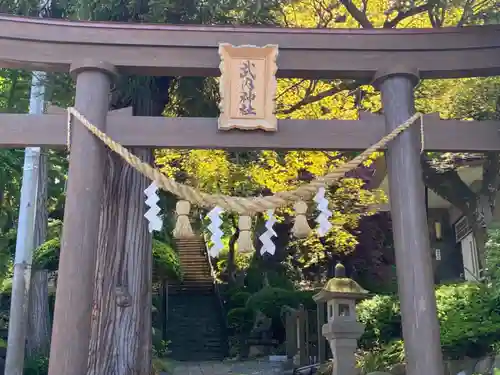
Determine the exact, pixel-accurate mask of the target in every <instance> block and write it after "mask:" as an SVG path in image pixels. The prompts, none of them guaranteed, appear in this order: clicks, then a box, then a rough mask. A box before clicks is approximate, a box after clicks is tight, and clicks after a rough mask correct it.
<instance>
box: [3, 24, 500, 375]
mask: <svg viewBox="0 0 500 375" xmlns="http://www.w3.org/2000/svg"><path fill="white" fill-rule="evenodd" d="M499 32H500V26H486V27H470V28H461V29H441V30H426V29H411V30H342V29H340V30H339V29H334V30H331V29H321V30H318V29H280V28H257V29H249V28H235V27H227V26H225V27H215V26H213V27H207V26H199V27H196V26H167V25H136V24H117V23H90V22H86V23H84V22H67V21H56V20H45V19H43V20H41V19H29V18H19V17H10V16H0V67H3V68H19V69H28V70H45V71H62V72H68V71H69V72H71V73H72V74H73V76H74V77H75V78H76V103H75V106H76V108H77V110H78V111H79V112H80V113H82V114H83V115H84V116H85V117H86V118H87V119H88V120H89V121H91V122H92V123H93V124H95V125H96V126H97V127H98V128H100V129H102V130H105V131H106V132H107V133H108V134H109V135H110V136H111V137H112V138H114V139H115V140H116V141H118V142H120V143H122V144H123V145H125V146H142V147H170V148H228V149H229V148H231V149H263V148H265V149H317V150H346V149H348V150H359V149H365V148H367V147H368V146H369V145H370V144H372V143H374V142H375V141H377V140H378V139H379V138H381V137H382V136H383V135H384V134H386V133H388V132H390V131H392V130H393V129H395V128H396V127H397V126H398V125H399V124H401V123H403V122H405V121H406V120H407V119H408V118H410V117H411V116H412V115H413V113H414V106H413V89H414V86H415V84H416V83H417V82H418V80H419V79H420V78H454V77H471V76H488V75H499V74H500V40H499V39H498V34H499ZM220 42H227V43H231V44H234V45H240V44H250V45H257V46H259V45H264V44H267V43H274V44H277V45H279V49H280V55H279V58H278V66H279V70H278V71H277V77H293V78H307V79H321V78H322V79H327V78H328V79H330V78H351V79H361V80H365V81H366V82H367V83H368V82H372V80H373V82H374V84H375V85H377V87H378V88H379V89H380V90H381V92H382V102H383V106H384V114H385V115H384V116H383V117H379V116H367V115H365V116H361V117H360V119H359V120H357V121H311V120H284V121H279V131H277V132H274V133H262V132H252V133H250V134H248V133H242V132H238V131H231V132H220V131H218V130H217V126H216V120H215V119H203V118H198V119H192V118H189V119H183V118H173V119H172V118H170V119H167V118H149V117H141V118H137V117H124V118H122V117H113V116H110V117H109V118H108V116H107V112H108V107H107V105H108V93H109V88H110V83H111V79H112V77H113V75H115V74H117V72H126V73H134V74H142V75H170V76H175V75H180V76H217V75H219V70H218V67H219V62H220V61H219V56H218V54H217V48H218V44H219V43H220ZM384 122H385V126H384ZM138 123H140V124H141V126H140V128H139V127H137V126H136V124H138ZM499 128H500V123H499V122H493V121H485V122H461V121H441V120H439V118H438V117H436V116H426V118H425V134H426V139H425V145H426V150H436V151H500V138H499V134H498V130H499ZM306 131H307V133H305V132H306ZM66 136H67V130H66V119H65V116H64V115H44V116H36V115H12V114H2V115H0V145H1V146H3V147H25V146H44V147H61V146H63V145H65V144H66ZM71 144H72V148H71V155H70V166H69V176H70V177H69V181H68V186H67V198H66V205H65V219H64V230H63V239H62V249H63V250H62V251H61V257H60V268H59V280H60V282H59V283H58V284H59V285H58V288H57V295H56V306H55V318H54V327H53V335H52V347H51V358H50V368H49V373H50V375H68V374H73V375H84V374H85V370H86V367H87V356H88V350H87V349H88V344H89V335H90V334H89V331H90V319H91V305H92V292H93V285H92V284H93V283H92V278H91V277H88V275H93V274H94V270H95V259H96V242H97V230H98V223H99V208H100V207H99V206H100V205H99V203H100V198H101V192H102V181H103V173H104V170H103V168H104V167H103V166H104V165H105V160H104V157H105V148H104V147H103V144H102V143H101V142H100V141H99V140H97V139H96V138H95V137H94V136H93V135H91V133H90V132H88V131H87V130H86V129H85V128H84V127H83V126H81V124H78V125H76V126H75V127H74V130H73V132H72V142H71ZM419 145H420V141H419V132H418V129H416V128H412V129H411V130H409V131H407V132H405V133H404V134H402V135H401V136H400V137H399V138H397V139H396V140H395V141H393V142H392V143H391V144H390V145H389V147H388V151H387V153H386V158H387V164H388V172H389V183H390V194H391V197H390V198H391V213H392V219H393V227H394V228H393V229H394V242H395V247H396V262H397V275H398V285H399V293H400V298H401V310H402V318H403V336H404V340H405V350H406V355H407V374H408V375H422V374H427V375H441V374H442V373H443V365H442V357H441V348H440V342H439V326H438V321H437V317H436V304H435V298H434V286H433V277H432V269H431V254H430V249H429V237H428V230H427V222H426V213H425V204H424V184H423V181H422V177H421V173H422V171H421V166H420V155H419V153H420V149H419ZM81 202H85V204H82V203H81ZM82 228H84V230H82Z"/></svg>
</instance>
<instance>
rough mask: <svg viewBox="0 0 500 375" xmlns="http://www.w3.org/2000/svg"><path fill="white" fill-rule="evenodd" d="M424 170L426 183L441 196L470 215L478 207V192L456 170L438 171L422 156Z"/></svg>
mask: <svg viewBox="0 0 500 375" xmlns="http://www.w3.org/2000/svg"><path fill="white" fill-rule="evenodd" d="M421 164H422V171H423V177H424V182H425V185H426V186H427V187H428V188H429V189H431V190H432V191H434V192H435V193H436V194H437V195H439V196H440V197H441V198H443V199H446V200H447V201H448V202H450V203H451V204H452V205H454V206H455V207H457V208H458V209H460V210H461V211H462V212H463V213H464V214H468V215H470V214H471V213H473V212H474V211H475V209H476V204H477V202H476V194H475V193H474V192H473V191H472V190H471V189H470V188H469V186H468V185H467V184H466V183H465V182H464V181H463V180H462V179H461V178H460V176H459V174H458V172H457V171H456V170H446V171H437V170H436V169H435V168H433V167H432V165H431V164H430V162H429V160H428V159H427V158H426V157H425V156H423V157H422V163H421Z"/></svg>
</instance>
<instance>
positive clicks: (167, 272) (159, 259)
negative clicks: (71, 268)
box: [33, 237, 182, 280]
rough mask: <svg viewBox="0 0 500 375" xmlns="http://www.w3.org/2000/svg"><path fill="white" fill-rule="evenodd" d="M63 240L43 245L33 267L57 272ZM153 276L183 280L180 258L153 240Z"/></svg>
mask: <svg viewBox="0 0 500 375" xmlns="http://www.w3.org/2000/svg"><path fill="white" fill-rule="evenodd" d="M60 248H61V240H60V239H59V237H55V238H53V239H51V240H48V241H46V242H45V243H43V244H42V245H41V246H40V247H39V248H37V249H36V250H35V252H34V254H33V267H35V268H38V269H47V270H49V271H56V270H57V268H58V265H59V249H60ZM153 274H154V276H155V278H156V279H161V278H168V279H171V280H176V279H180V278H182V269H181V265H180V261H179V256H178V255H177V253H176V252H175V251H174V250H173V249H172V247H170V246H169V245H168V244H166V243H164V242H161V241H158V240H155V239H153Z"/></svg>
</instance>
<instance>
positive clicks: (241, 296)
mask: <svg viewBox="0 0 500 375" xmlns="http://www.w3.org/2000/svg"><path fill="white" fill-rule="evenodd" d="M250 296H251V294H250V293H248V292H241V291H239V292H236V293H234V294H231V295H230V296H229V301H228V304H229V308H230V309H235V308H237V307H245V306H246V304H247V301H248V299H249V298H250Z"/></svg>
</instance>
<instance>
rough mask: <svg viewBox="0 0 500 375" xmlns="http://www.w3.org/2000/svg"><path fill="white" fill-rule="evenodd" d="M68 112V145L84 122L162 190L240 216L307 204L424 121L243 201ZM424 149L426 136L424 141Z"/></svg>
mask: <svg viewBox="0 0 500 375" xmlns="http://www.w3.org/2000/svg"><path fill="white" fill-rule="evenodd" d="M67 111H68V137H67V138H68V146H69V142H70V140H71V134H70V130H71V120H72V118H73V117H74V118H76V119H77V120H78V121H80V122H81V123H82V124H83V125H84V126H85V127H86V128H87V129H88V130H89V131H90V132H91V133H92V134H94V135H95V136H96V137H97V138H99V139H100V140H101V141H102V142H103V143H104V144H105V145H106V146H108V147H109V148H110V149H111V150H112V151H114V152H115V153H117V154H118V155H119V156H121V157H122V159H123V160H125V161H126V162H127V163H128V164H129V165H130V166H132V167H133V168H134V169H136V170H137V171H138V172H140V173H142V174H143V175H144V176H146V177H148V178H149V179H150V180H152V181H155V182H156V184H157V185H158V187H159V188H161V189H163V190H165V191H168V192H170V193H172V194H174V195H176V196H177V197H179V198H180V199H183V200H186V201H188V202H190V203H191V204H195V205H197V206H200V207H205V208H213V207H215V206H219V207H221V208H222V209H223V210H225V211H232V212H236V213H238V214H239V215H246V216H252V215H253V214H255V213H258V212H264V211H267V210H270V209H276V208H279V207H283V206H286V205H289V204H291V203H295V202H300V201H306V200H308V199H310V198H311V197H312V196H313V195H314V194H315V193H316V192H317V190H318V189H319V188H320V187H325V186H330V185H333V184H334V183H336V182H337V181H338V180H340V179H341V178H342V177H344V175H345V174H346V173H347V172H349V171H351V170H352V169H354V168H356V167H357V166H359V165H360V164H361V163H363V162H364V161H366V160H367V159H368V158H369V157H370V155H371V154H373V153H374V152H376V151H378V150H380V149H382V148H384V147H385V146H386V145H387V144H388V143H389V142H391V141H392V140H393V139H395V138H396V137H397V136H398V135H399V134H401V133H402V132H403V131H405V130H406V129H408V128H409V127H410V126H411V125H412V124H413V123H414V122H415V120H417V119H418V118H420V120H421V123H420V126H421V134H422V135H423V120H422V118H423V117H422V114H421V113H415V114H414V115H413V116H411V117H410V118H409V119H408V120H406V121H405V122H404V123H402V124H401V125H399V126H398V127H397V128H395V129H394V130H393V131H392V132H390V133H389V134H387V135H386V136H385V137H383V138H382V139H381V140H380V141H378V142H377V143H375V144H374V145H372V146H370V147H369V148H367V149H366V150H365V151H363V152H362V153H361V154H359V155H358V156H356V157H355V158H354V159H352V160H350V161H348V162H346V163H344V164H342V165H340V166H339V167H338V168H337V169H335V170H334V171H332V172H330V173H328V174H326V175H324V176H322V177H318V178H316V179H314V180H313V181H311V182H309V183H308V184H305V185H302V186H300V187H298V188H297V189H295V190H292V191H281V192H278V193H275V194H274V195H271V196H266V197H255V198H242V197H232V196H227V195H221V194H207V193H203V192H201V191H198V190H196V189H194V188H192V187H190V186H188V185H184V184H181V183H178V182H176V181H174V180H173V179H171V178H168V177H167V176H165V175H164V174H163V173H162V172H161V171H159V170H158V169H156V168H154V167H152V166H151V165H149V164H147V163H145V162H143V161H142V160H140V159H139V158H138V157H137V156H136V155H134V154H133V153H131V152H130V151H129V150H127V149H126V148H125V147H123V146H122V145H121V144H119V143H118V142H115V141H114V140H112V139H111V138H110V137H109V136H108V135H107V134H106V133H104V132H102V131H101V130H99V129H98V128H97V127H96V126H95V125H93V124H92V123H90V121H88V120H87V119H86V118H85V116H83V115H82V114H81V113H80V112H79V111H78V110H77V109H75V108H74V107H69V108H68V109H67ZM421 141H422V149H423V136H422V138H421Z"/></svg>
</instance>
